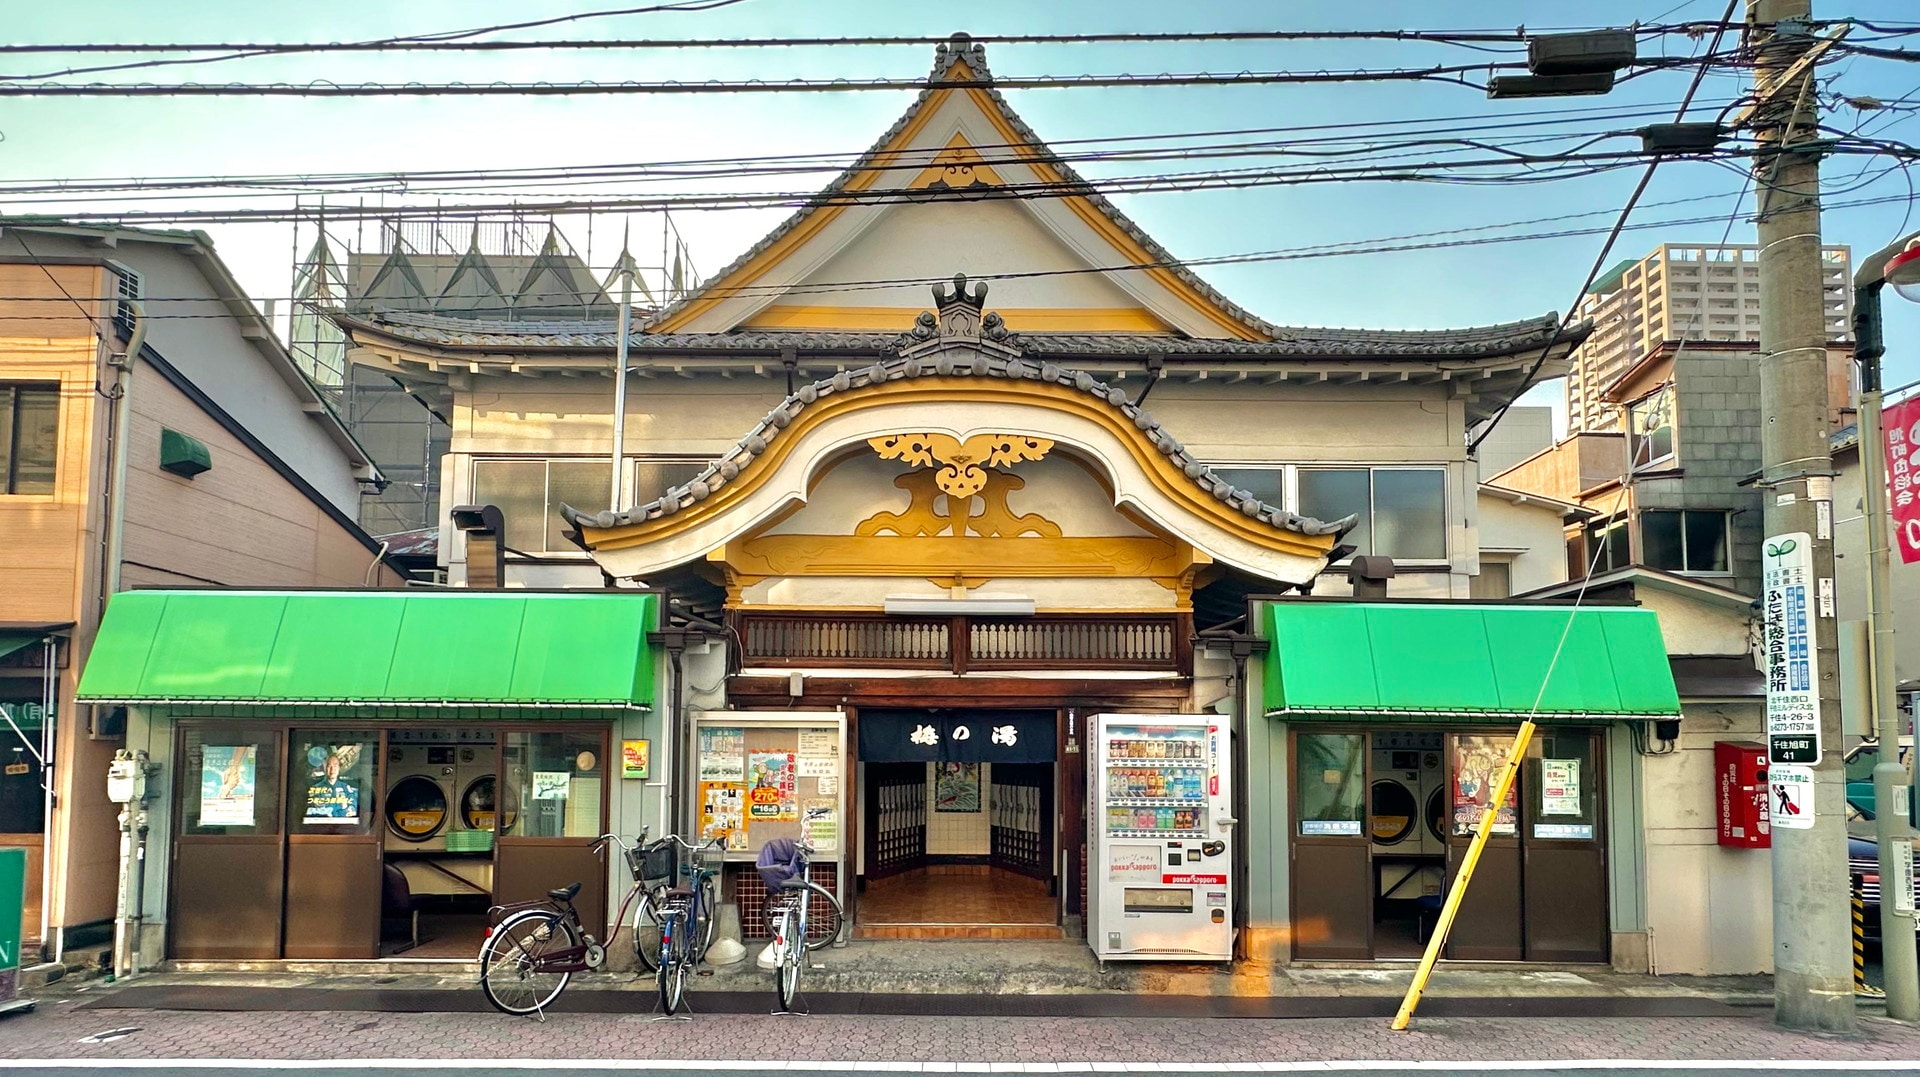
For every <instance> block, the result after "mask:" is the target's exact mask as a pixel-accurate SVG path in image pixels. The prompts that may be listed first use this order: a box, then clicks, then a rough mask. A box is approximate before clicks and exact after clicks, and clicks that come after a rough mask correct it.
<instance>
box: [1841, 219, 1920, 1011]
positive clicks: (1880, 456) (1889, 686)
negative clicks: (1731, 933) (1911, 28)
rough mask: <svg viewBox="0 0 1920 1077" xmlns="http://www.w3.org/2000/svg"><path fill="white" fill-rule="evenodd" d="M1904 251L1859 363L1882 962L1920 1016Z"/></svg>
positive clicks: (1866, 324)
mask: <svg viewBox="0 0 1920 1077" xmlns="http://www.w3.org/2000/svg"><path fill="white" fill-rule="evenodd" d="M1903 249H1905V241H1904V240H1903V241H1901V242H1900V243H1897V244H1894V245H1893V246H1890V247H1888V248H1887V249H1886V250H1884V251H1881V252H1880V253H1879V254H1875V255H1873V256H1872V259H1871V260H1870V261H1869V262H1868V263H1867V264H1865V265H1863V266H1861V267H1860V269H1859V270H1858V271H1857V272H1856V274H1855V275H1854V290H1853V302H1854V314H1853V320H1854V352H1853V357H1854V361H1855V362H1856V363H1858V364H1859V367H1860V408H1859V414H1860V487H1861V490H1862V492H1863V494H1864V497H1863V500H1864V502H1865V510H1866V511H1865V516H1866V520H1865V521H1864V522H1865V525H1866V529H1867V617H1868V621H1869V624H1870V625H1871V629H1872V634H1871V636H1870V637H1869V638H1870V639H1871V641H1872V645H1871V646H1870V647H1869V648H1868V654H1869V656H1870V657H1869V661H1870V663H1871V666H1870V674H1871V675H1870V677H1869V678H1868V683H1869V684H1870V685H1871V686H1872V693H1871V696H1870V697H1869V710H1870V712H1871V713H1872V714H1873V719H1874V722H1873V727H1874V735H1875V736H1876V737H1878V738H1879V741H1880V752H1879V762H1877V763H1876V764H1874V768H1873V797H1874V820H1873V829H1874V837H1875V838H1876V839H1877V840H1878V842H1879V846H1880V850H1879V852H1880V938H1881V939H1882V940H1883V945H1882V946H1881V957H1880V960H1881V968H1882V971H1883V974H1884V977H1883V982H1884V983H1885V984H1886V992H1887V1016H1888V1017H1891V1018H1893V1019H1895V1020H1897V1021H1915V1020H1920V955H1916V953H1915V949H1914V947H1912V946H1895V945H1893V944H1892V940H1894V939H1911V938H1914V937H1915V928H1916V924H1915V917H1914V901H1913V828H1912V826H1911V825H1910V823H1909V820H1908V817H1907V796H1908V794H1909V789H1908V786H1907V782H1908V778H1907V773H1906V768H1905V767H1904V766H1902V765H1901V763H1900V710H1899V707H1898V705H1897V704H1896V702H1895V700H1894V688H1895V684H1894V682H1895V678H1896V674H1895V671H1894V650H1893V618H1894V614H1893V598H1892V593H1891V587H1890V584H1889V577H1890V575H1891V573H1892V562H1891V558H1890V555H1889V551H1888V545H1889V544H1888V541H1887V539H1888V532H1887V527H1888V520H1887V475H1886V458H1885V455H1884V452H1883V449H1882V434H1881V430H1880V402H1881V381H1880V357H1881V356H1882V355H1884V354H1885V353H1886V340H1885V335H1884V333H1883V332H1882V329H1883V323H1882V320H1881V312H1880V299H1881V291H1882V289H1883V288H1884V287H1885V286H1886V270H1885V266H1886V263H1887V259H1888V258H1889V257H1891V256H1892V255H1894V254H1897V253H1899V252H1900V251H1901V250H1903Z"/></svg>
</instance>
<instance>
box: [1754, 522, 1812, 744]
mask: <svg viewBox="0 0 1920 1077" xmlns="http://www.w3.org/2000/svg"><path fill="white" fill-rule="evenodd" d="M1762 552H1763V553H1764V554H1765V557H1764V558H1763V560H1762V564H1763V568H1764V574H1765V575H1764V583H1765V589H1764V595H1765V602H1766V615H1767V621H1766V626H1767V627H1766V670H1767V759H1768V761H1769V762H1772V763H1789V764H1792V763H1800V764H1808V765H1811V764H1814V763H1818V762H1819V761H1820V670H1819V668H1818V666H1819V656H1818V652H1817V651H1816V650H1815V647H1814V627H1813V608H1812V597H1813V596H1812V591H1813V540H1812V538H1810V537H1809V536H1808V535H1807V533H1806V532H1804V531H1796V532H1793V533H1791V534H1786V535H1775V536H1773V537H1772V538H1769V539H1767V540H1766V543H1765V544H1764V545H1763V546H1762Z"/></svg>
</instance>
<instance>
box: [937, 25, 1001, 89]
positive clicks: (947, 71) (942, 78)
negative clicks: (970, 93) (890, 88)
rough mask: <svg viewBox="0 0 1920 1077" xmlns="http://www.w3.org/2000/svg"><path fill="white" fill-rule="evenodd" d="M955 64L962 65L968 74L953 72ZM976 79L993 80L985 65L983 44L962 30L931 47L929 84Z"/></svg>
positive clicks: (985, 56)
mask: <svg viewBox="0 0 1920 1077" xmlns="http://www.w3.org/2000/svg"><path fill="white" fill-rule="evenodd" d="M956 64H960V65H964V66H965V69H966V71H967V73H968V74H967V75H966V76H962V75H956V74H954V71H953V69H954V66H955V65H956ZM976 80H977V81H980V82H992V81H993V72H992V71H991V70H990V69H988V67H987V47H986V46H985V45H982V44H980V43H979V42H977V41H975V40H974V39H973V37H972V36H971V35H969V34H967V33H965V32H964V31H962V32H957V33H955V34H954V35H953V36H952V37H950V38H948V39H947V40H946V41H944V42H942V43H941V44H938V45H935V46H934V47H933V72H932V73H931V74H929V75H928V76H927V84H928V85H929V86H932V85H935V84H937V83H941V82H961V81H976Z"/></svg>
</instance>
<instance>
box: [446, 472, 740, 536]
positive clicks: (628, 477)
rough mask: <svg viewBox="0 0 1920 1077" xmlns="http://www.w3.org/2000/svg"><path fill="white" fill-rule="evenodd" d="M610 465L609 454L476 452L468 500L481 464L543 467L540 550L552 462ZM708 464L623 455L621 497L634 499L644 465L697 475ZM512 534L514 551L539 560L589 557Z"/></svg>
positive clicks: (545, 530)
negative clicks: (674, 467) (669, 466)
mask: <svg viewBox="0 0 1920 1077" xmlns="http://www.w3.org/2000/svg"><path fill="white" fill-rule="evenodd" d="M609 462H610V458H609V454H605V453H560V454H555V455H552V456H532V455H519V454H514V453H475V454H472V455H471V456H469V457H468V460H467V465H468V466H467V497H468V499H469V500H475V501H477V500H479V489H480V468H481V465H483V464H509V463H523V464H540V465H541V466H542V475H543V478H542V480H541V505H542V509H541V518H540V530H539V536H540V543H539V544H540V546H541V547H545V546H546V543H547V535H548V533H549V530H550V528H551V525H552V521H551V520H550V519H549V518H548V516H547V514H548V513H550V512H552V511H553V507H552V506H553V465H554V464H555V463H562V464H571V463H587V464H604V463H609ZM710 462H711V461H709V460H708V459H707V458H706V457H688V456H673V455H665V454H662V455H652V454H643V455H638V456H632V455H629V456H623V457H622V458H621V464H620V498H621V500H622V501H623V502H626V503H627V504H629V505H631V504H633V499H634V497H635V496H636V495H635V489H636V487H637V486H638V485H639V482H640V468H641V466H642V465H644V464H679V465H687V466H691V467H693V468H695V471H696V473H697V472H698V469H700V468H704V467H706V465H707V464H708V463H710ZM689 477H691V476H689ZM515 533H516V532H515V531H514V529H513V528H512V527H511V526H510V527H509V528H508V529H507V534H508V536H509V540H510V541H511V542H512V544H513V547H514V548H515V549H517V550H523V551H525V552H526V553H527V554H529V555H532V556H534V557H537V558H540V559H541V560H548V559H558V560H567V561H584V560H589V559H590V558H591V556H592V555H591V554H588V553H587V552H586V551H585V550H581V549H578V548H577V547H570V548H566V549H545V548H540V549H536V548H534V547H533V546H532V545H529V544H526V543H525V541H524V540H523V539H517V538H514V537H513V536H514V535H515Z"/></svg>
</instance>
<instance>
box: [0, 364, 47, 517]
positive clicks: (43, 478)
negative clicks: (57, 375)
mask: <svg viewBox="0 0 1920 1077" xmlns="http://www.w3.org/2000/svg"><path fill="white" fill-rule="evenodd" d="M59 452H60V386H59V385H58V384H55V383H51V382H47V383H38V384H36V383H31V382H29V383H25V384H16V385H6V384H0V494H51V493H53V472H54V462H55V460H56V458H57V457H58V456H59Z"/></svg>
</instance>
